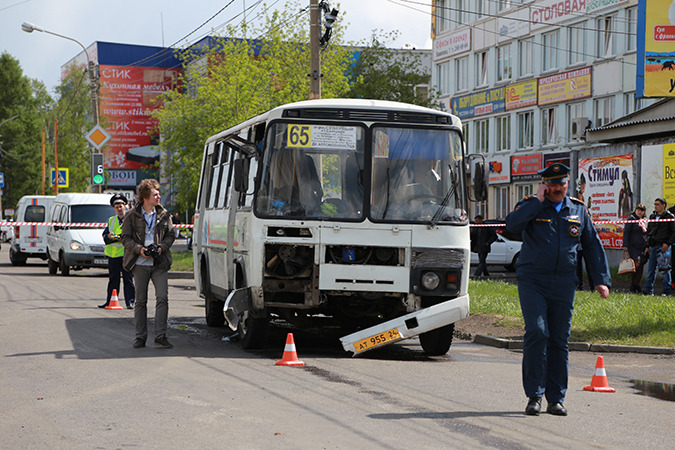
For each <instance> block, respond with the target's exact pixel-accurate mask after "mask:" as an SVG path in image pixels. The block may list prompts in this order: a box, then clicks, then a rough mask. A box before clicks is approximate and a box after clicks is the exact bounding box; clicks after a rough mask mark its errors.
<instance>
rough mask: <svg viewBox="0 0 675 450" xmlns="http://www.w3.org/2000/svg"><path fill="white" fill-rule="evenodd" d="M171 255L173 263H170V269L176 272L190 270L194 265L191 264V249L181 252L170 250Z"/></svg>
mask: <svg viewBox="0 0 675 450" xmlns="http://www.w3.org/2000/svg"><path fill="white" fill-rule="evenodd" d="M171 256H172V257H173V264H171V271H176V272H192V271H193V270H194V266H193V264H192V250H183V251H182V252H174V251H172V252H171Z"/></svg>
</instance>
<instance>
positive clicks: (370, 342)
mask: <svg viewBox="0 0 675 450" xmlns="http://www.w3.org/2000/svg"><path fill="white" fill-rule="evenodd" d="M399 339H401V335H400V334H399V332H398V328H393V329H391V330H387V331H385V332H383V333H379V334H376V335H374V336H370V337H367V338H365V339H362V340H360V341H358V342H355V343H354V351H355V352H356V353H359V352H362V351H365V350H370V349H371V348H375V347H379V346H380V345H384V344H386V343H388V342H393V341H397V340H399Z"/></svg>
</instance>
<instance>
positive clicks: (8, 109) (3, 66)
mask: <svg viewBox="0 0 675 450" xmlns="http://www.w3.org/2000/svg"><path fill="white" fill-rule="evenodd" d="M51 104H52V100H51V98H50V97H49V95H48V94H47V90H46V88H45V86H44V84H42V83H41V82H39V81H36V80H31V79H30V78H27V77H25V76H24V75H23V71H22V70H21V66H20V64H19V61H18V60H17V59H15V58H13V57H12V56H11V55H10V54H9V53H6V52H4V53H2V55H1V56H0V123H2V126H1V127H0V171H1V172H4V174H5V187H4V189H3V191H4V194H3V198H2V200H3V207H12V206H14V205H16V203H17V202H18V201H19V199H20V198H21V197H22V196H24V195H29V194H41V193H42V165H41V160H42V148H41V140H42V137H41V131H40V130H41V128H42V127H43V125H44V123H45V111H47V110H48V109H49V108H50V106H51Z"/></svg>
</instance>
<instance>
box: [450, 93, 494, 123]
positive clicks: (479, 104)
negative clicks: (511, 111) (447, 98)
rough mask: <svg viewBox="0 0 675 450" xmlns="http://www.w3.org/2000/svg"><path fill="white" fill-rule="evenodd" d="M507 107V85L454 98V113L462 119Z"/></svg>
mask: <svg viewBox="0 0 675 450" xmlns="http://www.w3.org/2000/svg"><path fill="white" fill-rule="evenodd" d="M505 107H506V88H505V87H500V88H495V89H488V90H486V91H480V92H475V93H473V94H468V95H462V96H461V97H454V98H453V99H452V113H453V114H455V115H456V116H459V118H460V119H463V118H465V117H473V116H480V115H482V114H491V113H496V112H500V111H504V109H505Z"/></svg>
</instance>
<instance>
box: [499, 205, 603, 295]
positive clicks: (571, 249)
mask: <svg viewBox="0 0 675 450" xmlns="http://www.w3.org/2000/svg"><path fill="white" fill-rule="evenodd" d="M506 227H507V228H508V229H509V230H510V231H512V232H514V233H517V234H522V237H523V246H522V248H521V250H520V257H519V258H518V273H524V274H532V275H541V274H544V275H574V274H576V270H577V254H578V251H579V247H583V250H584V258H585V259H586V262H587V264H588V266H589V268H590V273H591V277H592V279H593V280H594V281H595V282H596V284H604V285H605V286H611V283H612V280H611V278H610V274H609V265H608V264H607V258H606V256H605V251H604V249H603V248H602V243H601V242H600V238H599V237H598V233H597V232H596V230H595V227H594V226H593V223H592V221H591V217H590V215H589V214H588V211H587V210H586V206H584V204H583V203H582V202H581V201H579V200H577V199H573V198H570V197H565V199H564V200H563V202H562V205H560V212H557V211H556V208H555V204H553V203H551V202H550V201H549V200H548V199H544V201H543V202H540V201H539V199H538V198H537V197H535V196H530V197H526V198H524V199H523V200H521V201H520V202H518V204H517V205H516V208H515V209H514V210H513V212H511V213H510V214H509V215H508V216H507V217H506Z"/></svg>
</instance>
